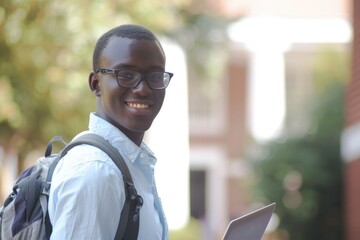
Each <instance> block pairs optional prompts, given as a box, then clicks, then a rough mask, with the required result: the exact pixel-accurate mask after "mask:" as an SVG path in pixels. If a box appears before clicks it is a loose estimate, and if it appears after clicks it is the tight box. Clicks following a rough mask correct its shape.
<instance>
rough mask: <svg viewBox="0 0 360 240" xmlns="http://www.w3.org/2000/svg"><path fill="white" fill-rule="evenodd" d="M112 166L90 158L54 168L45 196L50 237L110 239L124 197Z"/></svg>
mask: <svg viewBox="0 0 360 240" xmlns="http://www.w3.org/2000/svg"><path fill="white" fill-rule="evenodd" d="M68 160H70V161H72V160H73V159H68ZM110 161H111V160H110ZM114 166H115V165H113V166H112V165H111V164H110V163H109V162H104V161H100V160H94V161H89V162H86V163H81V164H79V165H71V167H69V166H68V167H66V166H59V168H58V167H57V168H56V171H55V173H54V177H53V181H52V186H51V190H50V197H49V216H50V220H51V223H52V225H53V231H52V234H51V238H50V239H51V240H68V239H79V240H80V239H86V240H91V239H94V240H95V239H96V240H110V239H111V240H112V239H114V237H115V234H116V230H117V227H118V223H119V220H120V214H121V209H122V207H123V204H124V199H125V193H124V185H123V182H122V177H121V176H120V171H116V169H114Z"/></svg>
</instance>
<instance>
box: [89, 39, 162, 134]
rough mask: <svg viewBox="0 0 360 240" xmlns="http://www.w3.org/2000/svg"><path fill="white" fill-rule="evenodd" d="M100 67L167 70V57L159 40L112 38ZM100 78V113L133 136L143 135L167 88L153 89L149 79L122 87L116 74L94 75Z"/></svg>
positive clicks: (144, 71) (157, 110)
mask: <svg viewBox="0 0 360 240" xmlns="http://www.w3.org/2000/svg"><path fill="white" fill-rule="evenodd" d="M100 68H109V69H127V70H133V71H137V72H140V73H143V74H145V75H146V74H148V73H150V72H154V71H164V70H165V56H164V54H163V51H162V49H161V48H160V46H159V44H158V43H157V42H156V41H148V40H133V39H127V38H121V37H112V38H111V39H110V41H109V43H108V44H107V46H106V47H105V49H104V50H103V52H102V54H101V56H100ZM94 77H96V78H97V79H98V88H99V90H98V93H97V95H98V96H99V97H100V103H101V104H100V106H99V104H98V109H97V114H99V115H100V117H102V118H104V119H106V120H107V121H109V122H111V123H112V124H113V125H115V126H116V127H118V128H119V129H120V130H121V131H122V132H124V133H125V134H126V135H127V136H128V137H129V138H130V139H132V136H136V137H138V136H141V138H142V136H143V134H144V132H145V131H146V130H148V129H149V128H150V126H151V124H152V121H153V120H154V118H155V117H156V115H157V114H158V113H159V111H160V109H161V106H162V104H163V101H164V97H165V90H164V89H163V90H154V89H151V88H150V87H149V86H148V84H147V82H146V81H144V80H143V81H141V82H140V84H139V85H138V86H137V87H134V88H125V87H120V86H119V85H118V83H117V81H116V76H115V74H106V75H103V74H100V73H98V74H94V75H93V78H94Z"/></svg>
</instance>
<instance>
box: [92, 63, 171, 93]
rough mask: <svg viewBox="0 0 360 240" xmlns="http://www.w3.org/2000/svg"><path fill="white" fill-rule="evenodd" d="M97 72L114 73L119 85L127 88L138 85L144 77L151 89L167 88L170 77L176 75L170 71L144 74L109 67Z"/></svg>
mask: <svg viewBox="0 0 360 240" xmlns="http://www.w3.org/2000/svg"><path fill="white" fill-rule="evenodd" d="M96 73H101V74H109V73H113V74H115V76H116V81H117V83H118V84H119V86H120V87H127V88H133V87H136V86H138V85H139V84H140V82H141V81H142V80H143V79H145V81H146V82H147V84H148V85H149V87H150V88H151V89H165V88H166V87H167V86H168V85H169V83H170V79H171V78H172V76H173V75H174V74H173V73H170V72H151V73H148V74H142V73H139V72H136V71H133V70H124V69H107V68H102V69H99V70H97V71H96Z"/></svg>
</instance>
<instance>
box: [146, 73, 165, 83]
mask: <svg viewBox="0 0 360 240" xmlns="http://www.w3.org/2000/svg"><path fill="white" fill-rule="evenodd" d="M149 78H150V80H151V81H161V82H162V81H164V73H161V72H154V73H151V75H150V76H149Z"/></svg>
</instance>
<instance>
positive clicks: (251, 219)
mask: <svg viewBox="0 0 360 240" xmlns="http://www.w3.org/2000/svg"><path fill="white" fill-rule="evenodd" d="M275 206H276V204H275V203H272V204H269V205H267V206H265V207H263V208H260V209H258V210H255V211H253V212H250V213H248V214H245V215H243V216H241V217H239V218H236V219H234V220H232V221H231V222H230V223H229V225H228V227H227V229H226V231H225V234H224V237H223V240H261V237H262V236H263V234H264V232H265V229H266V227H267V225H268V223H269V221H270V219H271V216H272V214H273V212H274V210H275Z"/></svg>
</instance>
